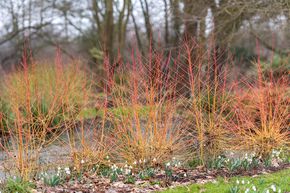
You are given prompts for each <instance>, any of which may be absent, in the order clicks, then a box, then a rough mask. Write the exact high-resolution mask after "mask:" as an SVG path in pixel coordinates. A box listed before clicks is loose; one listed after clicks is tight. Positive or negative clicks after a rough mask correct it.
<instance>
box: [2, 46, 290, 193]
mask: <svg viewBox="0 0 290 193" xmlns="http://www.w3.org/2000/svg"><path fill="white" fill-rule="evenodd" d="M183 46H184V50H183V53H180V54H179V56H178V57H171V56H170V54H169V55H166V54H164V53H163V52H157V51H156V52H155V51H153V50H151V52H150V53H149V55H148V56H147V57H145V58H143V57H142V56H141V54H140V53H139V52H138V51H136V52H135V53H132V57H131V60H130V61H128V63H120V64H118V65H119V66H118V68H117V69H114V70H112V67H111V66H115V64H111V63H110V62H109V59H105V61H104V72H105V74H106V78H105V80H104V81H103V82H102V84H96V85H102V86H101V87H97V86H95V84H92V80H90V78H88V77H89V76H88V74H87V72H86V71H85V70H84V69H82V68H81V67H82V66H81V65H79V64H78V63H77V62H75V63H73V64H70V65H64V64H62V62H61V58H60V55H59V53H57V56H56V59H55V64H53V65H47V64H42V63H40V62H35V61H33V60H31V59H30V60H29V61H33V62H29V63H28V58H27V56H26V55H25V53H24V56H23V62H22V68H21V69H19V70H17V71H16V72H13V73H10V74H7V76H6V77H5V80H4V81H3V84H2V85H1V90H2V92H1V95H0V102H1V104H0V105H1V106H0V126H1V132H0V135H1V143H0V148H1V150H2V151H3V152H4V154H6V155H7V157H8V158H9V160H10V161H7V162H6V163H5V164H3V165H4V166H3V167H4V169H5V170H6V172H7V174H8V176H9V177H10V178H8V179H7V180H6V182H5V183H6V185H4V186H3V187H4V188H3V191H4V192H30V191H31V190H32V189H33V188H36V189H41V191H44V190H45V188H47V187H50V188H54V187H59V186H61V185H63V184H70V182H74V183H79V184H80V185H81V184H82V183H85V182H86V180H88V179H89V178H97V179H98V180H100V179H99V178H98V177H102V179H108V180H109V181H110V184H114V183H124V184H126V185H127V186H129V185H130V184H131V185H132V184H135V183H137V182H139V181H147V182H150V185H151V186H154V187H157V189H156V190H158V188H159V189H162V188H165V187H168V186H171V185H172V184H174V183H180V184H182V183H184V182H188V183H189V182H193V181H194V179H198V178H201V179H204V180H206V179H207V177H206V176H207V175H210V176H211V177H212V178H216V177H217V176H223V177H224V179H217V180H215V181H214V182H212V183H206V184H204V185H201V184H199V185H192V186H190V187H188V188H189V189H188V190H190V191H209V192H222V191H224V192H233V193H234V192H256V191H260V192H265V191H266V192H268V191H274V189H275V191H277V192H279V191H280V192H281V191H282V192H283V191H284V192H285V191H289V189H287V188H288V187H287V186H286V185H285V184H283V183H284V182H286V181H287V178H281V179H278V178H279V176H282V175H286V173H287V172H289V169H286V170H285V171H282V172H281V173H277V174H273V175H270V176H269V177H259V178H249V177H244V178H241V177H238V178H235V177H234V178H231V179H230V180H228V179H227V178H228V177H232V176H235V175H241V174H245V175H246V174H247V175H255V174H260V173H261V171H263V170H268V171H273V170H277V169H279V168H287V167H289V164H290V160H289V158H290V156H289V142H290V141H289V140H290V138H289V127H290V125H289V119H290V117H289V116H290V113H289V110H290V108H289V100H288V99H289V77H288V76H287V75H283V76H281V77H279V78H277V77H274V76H271V74H269V73H267V74H265V73H263V70H262V66H261V62H260V60H259V58H258V60H257V61H256V63H255V65H256V68H257V75H256V78H255V80H251V81H250V80H249V79H247V77H244V79H242V80H240V81H233V79H232V78H230V75H231V74H230V72H231V68H230V65H229V66H228V65H226V64H221V61H219V60H218V59H217V58H216V57H215V56H212V54H211V53H212V52H215V49H210V48H209V49H208V50H207V51H205V53H203V54H200V55H197V56H196V58H197V59H196V58H195V59H193V58H192V51H193V50H194V49H198V47H197V45H194V44H193V45H192V44H191V43H190V42H188V43H184V45H183ZM197 53H199V52H197ZM94 90H98V91H99V93H95V92H94ZM56 144H57V145H59V146H61V148H67V149H66V152H65V156H66V157H65V159H64V158H61V157H58V156H55V157H53V158H51V159H53V161H51V162H53V163H50V164H47V163H45V162H43V161H42V159H43V157H42V155H43V151H46V150H47V148H49V147H52V146H56ZM58 153H59V155H60V154H61V152H58ZM12 160H13V161H12ZM8 171H9V172H8ZM201 173H205V175H204V176H198V174H201ZM13 176H17V177H13ZM103 177H104V178H103ZM285 179H286V181H285ZM90 180H91V179H90ZM283 180H284V181H283ZM288 180H289V179H288ZM30 181H33V183H31V182H30ZM235 182H236V183H235ZM34 183H35V184H36V185H35V186H34V185H33V184H34ZM66 186H69V185H66ZM124 186H125V185H124ZM217 188H218V189H217ZM185 189H187V188H178V189H176V191H181V192H182V191H184V190H185ZM254 189H256V190H254ZM91 191H93V190H91ZM171 191H173V192H174V191H175V190H168V192H171ZM275 191H274V192H275Z"/></svg>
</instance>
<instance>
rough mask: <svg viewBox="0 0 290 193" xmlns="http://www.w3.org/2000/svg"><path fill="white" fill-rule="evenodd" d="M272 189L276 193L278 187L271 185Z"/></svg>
mask: <svg viewBox="0 0 290 193" xmlns="http://www.w3.org/2000/svg"><path fill="white" fill-rule="evenodd" d="M271 188H272V190H273V191H274V192H276V186H275V185H274V184H272V185H271Z"/></svg>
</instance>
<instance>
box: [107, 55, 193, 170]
mask: <svg viewBox="0 0 290 193" xmlns="http://www.w3.org/2000/svg"><path fill="white" fill-rule="evenodd" d="M136 54H137V56H132V63H131V64H127V65H124V66H122V67H121V68H120V69H121V70H119V72H118V74H119V75H118V77H119V78H118V82H114V81H113V82H110V84H111V88H112V89H111V90H112V92H111V93H110V96H111V98H112V103H113V104H114V106H116V107H117V108H119V109H120V113H118V115H116V114H108V116H109V117H110V118H111V120H112V122H113V125H114V127H113V128H112V132H111V135H112V139H113V141H114V143H115V151H114V155H116V159H118V160H119V161H123V162H125V161H127V162H128V163H129V164H132V163H133V162H135V161H137V162H139V161H140V160H142V161H141V162H142V164H141V166H144V165H147V164H150V163H151V164H152V160H155V159H156V160H157V162H159V163H162V162H165V161H166V160H167V161H168V160H171V159H172V157H178V158H179V159H181V160H182V159H185V158H188V151H189V148H188V145H189V144H188V143H187V142H188V141H187V139H186V138H185V137H186V132H187V131H186V129H185V128H186V127H185V124H184V123H185V122H184V120H183V118H182V117H181V116H179V115H178V112H177V111H178V105H177V100H176V98H175V96H174V91H175V90H176V89H175V86H176V84H175V83H174V80H175V79H174V77H172V75H171V74H170V72H169V73H168V74H165V73H164V72H162V67H164V66H162V62H163V61H164V60H165V61H166V60H168V59H164V58H163V57H164V56H163V55H162V54H155V53H153V52H152V53H151V55H150V58H149V60H148V61H145V60H142V59H141V56H140V55H138V53H136ZM135 57H136V58H135ZM165 65H166V64H165ZM124 72H125V73H126V74H128V76H126V79H122V78H120V77H124V76H122V75H120V74H122V73H124ZM111 80H114V78H111ZM144 160H147V161H145V163H144ZM155 164H156V162H155Z"/></svg>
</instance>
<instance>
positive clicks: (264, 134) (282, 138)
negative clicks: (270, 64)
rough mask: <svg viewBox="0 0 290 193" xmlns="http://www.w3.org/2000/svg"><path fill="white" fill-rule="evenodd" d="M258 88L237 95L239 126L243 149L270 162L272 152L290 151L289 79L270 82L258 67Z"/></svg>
mask: <svg viewBox="0 0 290 193" xmlns="http://www.w3.org/2000/svg"><path fill="white" fill-rule="evenodd" d="M256 65H257V68H258V78H257V81H256V84H254V85H253V84H247V86H248V87H247V88H248V90H246V89H243V91H242V92H240V93H238V94H237V100H238V101H239V103H238V104H239V107H238V108H237V111H236V114H237V117H238V122H237V124H236V128H237V133H236V134H237V135H236V138H237V139H238V141H239V143H238V145H237V146H238V147H239V149H241V148H242V149H246V150H250V151H254V152H256V153H257V154H258V155H260V156H262V157H263V158H267V157H268V156H269V155H270V154H271V152H272V150H274V149H280V148H285V147H286V148H289V143H290V135H289V134H290V133H289V127H290V122H289V120H290V108H289V107H290V106H289V104H290V103H289V81H288V78H287V76H282V77H280V78H279V79H278V80H274V79H273V78H270V80H268V81H266V80H265V78H264V77H263V74H262V73H261V68H260V64H259V63H257V64H256Z"/></svg>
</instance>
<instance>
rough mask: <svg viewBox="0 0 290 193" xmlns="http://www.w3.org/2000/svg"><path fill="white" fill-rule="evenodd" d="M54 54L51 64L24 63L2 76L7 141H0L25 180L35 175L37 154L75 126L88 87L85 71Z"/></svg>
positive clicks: (37, 164) (25, 60)
mask: <svg viewBox="0 0 290 193" xmlns="http://www.w3.org/2000/svg"><path fill="white" fill-rule="evenodd" d="M58 57H60V56H57V58H56V62H55V64H54V65H48V64H46V65H44V64H38V63H36V62H32V63H31V64H28V63H27V56H26V55H25V53H24V57H23V63H22V69H20V70H18V71H17V72H14V73H11V74H8V75H7V76H6V77H5V82H4V84H3V85H2V86H3V92H2V93H1V98H2V99H3V100H4V101H5V103H6V104H7V111H6V116H5V118H4V119H2V121H1V122H2V124H3V125H4V124H5V127H4V128H1V129H4V132H5V133H6V135H7V138H6V140H4V142H3V143H1V147H2V148H1V149H4V150H5V152H6V153H7V155H8V157H9V158H10V159H11V160H13V161H14V162H12V163H14V164H15V165H14V167H15V168H17V170H18V173H19V175H20V176H21V177H23V178H24V179H28V178H30V177H31V175H33V174H35V172H36V170H37V169H38V166H39V153H40V151H41V150H42V148H43V147H45V146H47V145H49V144H51V143H52V142H53V141H54V140H56V139H57V138H58V137H59V136H60V135H61V134H62V133H63V132H64V131H66V130H67V129H71V128H74V125H75V122H76V116H77V115H78V113H79V111H80V110H81V108H83V106H84V105H85V104H84V101H83V96H82V93H81V91H82V90H85V89H86V88H87V80H86V79H85V74H84V73H83V72H82V71H81V70H80V69H79V67H78V65H75V64H74V65H70V66H65V67H64V65H62V64H61V62H60V60H59V58H58Z"/></svg>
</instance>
